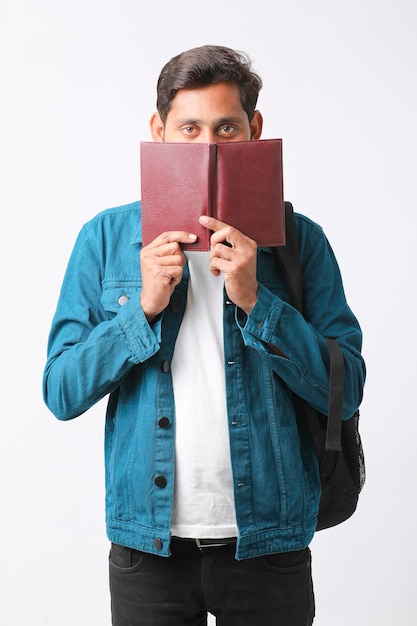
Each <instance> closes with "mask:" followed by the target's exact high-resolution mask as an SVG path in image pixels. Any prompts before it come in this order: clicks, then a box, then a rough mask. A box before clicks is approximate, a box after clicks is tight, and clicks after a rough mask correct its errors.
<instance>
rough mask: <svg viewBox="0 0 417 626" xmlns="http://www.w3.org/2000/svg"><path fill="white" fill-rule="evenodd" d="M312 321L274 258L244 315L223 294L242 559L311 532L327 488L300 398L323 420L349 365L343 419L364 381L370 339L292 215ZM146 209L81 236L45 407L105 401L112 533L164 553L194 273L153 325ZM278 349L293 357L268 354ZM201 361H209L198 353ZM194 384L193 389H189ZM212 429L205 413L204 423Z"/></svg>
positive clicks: (261, 272)
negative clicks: (336, 355)
mask: <svg viewBox="0 0 417 626" xmlns="http://www.w3.org/2000/svg"><path fill="white" fill-rule="evenodd" d="M296 220H297V229H298V237H299V244H300V254H301V261H302V267H303V281H304V290H305V292H304V305H305V318H304V317H303V316H302V315H301V314H300V313H299V312H298V311H296V310H295V309H294V308H293V307H292V306H290V305H289V304H288V303H287V302H288V294H287V290H286V287H285V285H284V283H283V280H282V278H281V276H280V273H279V271H278V269H277V267H276V263H275V259H274V255H273V254H272V253H271V250H268V249H260V250H259V251H258V264H257V272H258V280H259V284H260V286H259V296H258V300H257V303H256V305H255V307H254V308H253V309H252V311H251V313H250V314H249V315H248V316H246V315H244V314H243V312H242V311H241V310H240V309H238V308H237V307H236V306H235V305H234V304H233V303H232V302H230V301H228V299H227V295H226V293H225V295H224V314H223V319H224V353H225V376H226V396H227V410H228V419H229V432H230V447H231V459H232V469H233V480H234V493H235V506H236V518H237V524H238V528H239V537H238V542H237V549H236V557H237V558H239V559H240V558H247V557H252V556H258V555H261V554H266V553H271V552H280V551H287V550H297V549H301V548H304V547H305V546H307V545H308V544H309V542H310V541H311V539H312V536H313V534H314V531H315V526H316V517H317V510H318V501H319V495H320V483H319V477H318V471H317V462H316V458H315V455H314V452H313V450H312V447H311V443H310V440H309V438H308V437H306V436H304V434H303V433H302V432H299V429H298V427H297V422H296V418H295V414H294V410H293V406H292V402H291V390H293V391H295V392H296V393H297V394H299V395H300V396H302V397H303V398H305V399H306V400H307V401H308V402H310V403H311V404H312V405H313V406H314V407H316V408H317V409H319V410H320V411H322V412H326V409H327V403H328V385H329V372H328V365H329V357H328V350H327V346H326V343H325V340H324V337H334V338H337V339H338V341H339V343H340V345H341V347H342V350H343V353H344V357H345V366H346V381H345V397H344V417H345V418H348V417H349V416H350V415H352V414H353V412H354V411H355V410H356V408H357V407H358V406H359V404H360V401H361V398H362V389H363V384H364V378H365V367H364V363H363V360H362V357H361V354H360V350H361V339H362V337H361V331H360V328H359V325H358V322H357V320H356V318H355V317H354V315H353V314H352V312H351V310H350V309H349V307H348V305H347V303H346V300H345V296H344V291H343V286H342V281H341V277H340V273H339V269H338V266H337V263H336V260H335V258H334V255H333V253H332V250H331V248H330V246H329V243H328V242H327V239H326V237H325V236H324V234H323V231H322V229H321V228H320V227H319V226H318V225H317V224H315V223H313V222H312V221H311V220H309V219H307V218H306V217H304V216H301V215H298V214H297V215H296ZM140 248H141V214H140V203H139V202H135V203H132V204H129V205H126V206H122V207H118V208H115V209H109V210H107V211H104V212H102V213H100V214H99V215H97V216H96V217H95V218H94V219H92V220H91V221H90V222H89V223H87V224H86V225H85V226H84V227H83V228H82V230H81V232H80V234H79V236H78V239H77V242H76V244H75V247H74V250H73V253H72V255H71V258H70V261H69V264H68V268H67V272H66V275H65V278H64V281H63V285H62V290H61V294H60V297H59V302H58V306H57V310H56V313H55V316H54V319H53V323H52V328H51V333H50V337H49V344H48V359H47V364H46V367H45V373H44V398H45V402H46V403H47V405H48V407H49V408H50V410H51V411H52V412H53V413H54V414H55V415H56V417H57V418H58V419H60V420H69V419H72V418H74V417H77V416H78V415H80V414H81V413H83V412H85V411H87V410H88V409H89V408H90V407H91V406H92V405H94V404H95V403H96V402H97V401H98V400H100V399H101V398H103V397H104V396H106V395H107V394H110V396H109V402H108V409H107V416H106V437H105V462H106V523H107V532H108V537H109V539H110V540H111V541H113V542H114V543H119V544H122V545H127V546H129V547H132V548H135V549H138V550H143V551H147V552H151V553H154V554H159V555H162V556H168V555H169V554H170V548H169V545H170V523H171V512H172V503H173V489H174V436H175V408H174V396H173V388H172V379H171V373H170V362H171V359H172V356H173V352H174V345H175V340H176V337H177V334H178V330H179V327H180V324H181V320H182V317H183V314H184V310H185V304H186V298H187V283H188V276H189V274H188V269H187V267H185V269H184V273H183V279H182V281H181V283H180V284H179V285H178V286H177V287H176V289H175V291H174V293H173V295H172V298H171V302H170V305H169V306H168V307H167V308H166V310H165V311H164V312H163V314H162V315H161V316H159V318H158V319H157V320H156V321H155V322H154V323H153V324H152V325H149V324H148V322H147V320H146V318H145V316H144V313H143V311H142V309H141V306H140V300H139V295H140V290H141V273H140V264H139V252H140ZM271 343H272V344H274V345H275V346H276V347H277V348H278V349H279V350H280V351H281V352H282V353H283V354H285V355H286V358H285V357H281V356H277V355H276V354H274V353H272V352H271V350H270V349H269V347H268V344H271ZM200 358H201V359H204V358H205V356H204V354H201V355H200ZM190 384H193V383H192V381H190ZM207 428H210V417H209V416H208V418H207Z"/></svg>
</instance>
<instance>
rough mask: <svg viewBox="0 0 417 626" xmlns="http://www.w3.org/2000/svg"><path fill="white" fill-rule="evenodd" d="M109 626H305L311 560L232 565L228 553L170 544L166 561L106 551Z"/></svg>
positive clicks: (310, 612)
mask: <svg viewBox="0 0 417 626" xmlns="http://www.w3.org/2000/svg"><path fill="white" fill-rule="evenodd" d="M109 562H110V589H111V601H112V624H113V626H126V625H127V624H128V625H129V626H142V625H143V626H184V624H187V625H188V626H205V625H206V624H207V611H208V612H209V613H211V614H212V615H215V616H216V624H217V626H253V625H254V624H259V625H260V626H277V625H279V626H311V624H312V623H313V618H314V593H313V584H312V576H311V554H310V550H309V549H308V548H306V549H304V550H301V551H297V552H286V553H283V554H271V555H269V556H266V557H257V558H253V559H244V560H243V561H236V559H235V558H234V549H233V548H232V547H227V546H224V547H221V548H207V549H206V550H203V551H202V552H200V551H199V550H198V548H197V547H196V545H195V544H192V543H191V542H190V541H187V540H176V539H174V540H173V542H172V556H171V557H170V558H169V559H160V558H158V557H157V556H155V555H153V554H147V553H146V552H138V551H135V550H131V549H129V548H124V547H122V546H117V545H114V544H113V545H112V549H111V552H110V559H109Z"/></svg>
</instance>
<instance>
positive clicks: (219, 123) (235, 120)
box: [177, 117, 242, 126]
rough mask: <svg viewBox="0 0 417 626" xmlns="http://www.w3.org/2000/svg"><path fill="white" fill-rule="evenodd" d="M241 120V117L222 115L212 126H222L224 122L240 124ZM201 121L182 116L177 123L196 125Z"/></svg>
mask: <svg viewBox="0 0 417 626" xmlns="http://www.w3.org/2000/svg"><path fill="white" fill-rule="evenodd" d="M241 122H242V118H241V117H222V118H220V119H218V120H216V121H215V123H214V126H223V125H225V124H240V123H241ZM201 123H202V120H198V119H190V118H186V119H185V118H184V119H179V120H177V124H179V125H182V124H196V125H197V126H198V125H200V124H201Z"/></svg>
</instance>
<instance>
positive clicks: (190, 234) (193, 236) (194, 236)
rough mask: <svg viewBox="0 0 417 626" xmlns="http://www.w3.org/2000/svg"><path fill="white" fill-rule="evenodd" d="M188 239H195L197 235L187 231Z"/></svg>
mask: <svg viewBox="0 0 417 626" xmlns="http://www.w3.org/2000/svg"><path fill="white" fill-rule="evenodd" d="M188 239H191V240H192V241H195V240H196V239H197V235H193V233H189V235H188Z"/></svg>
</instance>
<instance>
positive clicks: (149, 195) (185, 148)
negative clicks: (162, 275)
mask: <svg viewBox="0 0 417 626" xmlns="http://www.w3.org/2000/svg"><path fill="white" fill-rule="evenodd" d="M141 192H142V193H141V195H142V242H143V245H147V244H148V243H150V242H151V241H153V239H155V237H157V236H158V235H160V234H161V233H162V232H164V231H167V230H184V231H187V232H190V233H194V234H196V235H197V237H198V239H197V241H196V243H194V244H190V245H188V244H187V245H183V248H184V249H186V250H209V249H210V235H211V232H210V231H209V230H207V229H206V228H204V227H203V226H201V225H200V223H199V221H198V218H199V217H200V215H211V216H213V217H216V218H217V219H219V220H221V221H222V222H225V223H226V224H230V225H231V226H234V227H235V228H237V229H238V230H240V231H241V232H242V233H244V234H245V235H247V236H248V237H250V238H251V239H254V240H255V241H256V242H257V244H258V247H266V246H281V245H285V212H284V196H283V177H282V140H281V139H261V140H258V141H238V142H225V143H213V144H208V143H168V142H167V143H165V142H142V143H141Z"/></svg>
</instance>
